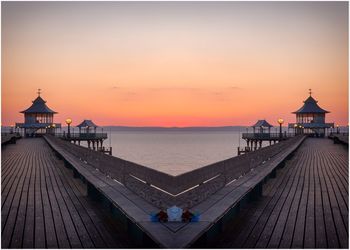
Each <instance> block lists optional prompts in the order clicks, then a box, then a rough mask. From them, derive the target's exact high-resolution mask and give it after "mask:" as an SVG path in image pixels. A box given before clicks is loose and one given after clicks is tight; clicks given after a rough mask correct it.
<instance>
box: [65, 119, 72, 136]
mask: <svg viewBox="0 0 350 250" xmlns="http://www.w3.org/2000/svg"><path fill="white" fill-rule="evenodd" d="M66 123H67V125H68V135H67V137H68V138H70V124H71V123H72V119H70V118H68V119H66Z"/></svg>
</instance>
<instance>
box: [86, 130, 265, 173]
mask: <svg viewBox="0 0 350 250" xmlns="http://www.w3.org/2000/svg"><path fill="white" fill-rule="evenodd" d="M104 132H105V133H107V134H108V139H107V140H105V141H104V146H107V147H109V146H111V147H112V155H113V156H116V157H119V158H122V159H125V160H128V161H132V162H135V163H138V164H140V165H143V166H147V167H150V168H153V169H156V170H159V171H162V172H165V173H168V174H171V175H179V174H182V173H185V172H188V171H191V170H194V169H197V168H200V167H203V166H206V165H209V164H212V163H215V162H218V161H222V160H225V159H228V158H232V157H234V156H237V147H245V146H246V141H245V140H243V139H242V133H244V132H246V129H243V128H242V129H239V128H235V129H232V130H231V131H222V130H208V131H203V130H198V131H196V130H193V131H186V130H183V131H182V130H180V131H178V130H165V131H164V130H161V131H157V130H152V131H150V130H148V131H144V130H139V131H138V130H134V131H115V130H113V129H110V130H108V129H105V130H104ZM266 145H268V143H264V144H263V146H266ZM84 146H86V144H84Z"/></svg>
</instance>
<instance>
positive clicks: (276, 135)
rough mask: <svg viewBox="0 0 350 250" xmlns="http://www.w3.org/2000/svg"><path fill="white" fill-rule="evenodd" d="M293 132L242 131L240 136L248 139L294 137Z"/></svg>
mask: <svg viewBox="0 0 350 250" xmlns="http://www.w3.org/2000/svg"><path fill="white" fill-rule="evenodd" d="M294 136H295V134H294V133H282V134H280V133H243V134H242V138H243V139H248V140H279V139H281V138H282V139H287V138H290V137H294Z"/></svg>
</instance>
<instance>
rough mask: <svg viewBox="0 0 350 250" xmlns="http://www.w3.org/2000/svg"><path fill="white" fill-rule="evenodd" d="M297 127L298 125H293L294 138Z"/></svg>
mask: <svg viewBox="0 0 350 250" xmlns="http://www.w3.org/2000/svg"><path fill="white" fill-rule="evenodd" d="M297 127H298V124H294V136H295V135H296V134H297Z"/></svg>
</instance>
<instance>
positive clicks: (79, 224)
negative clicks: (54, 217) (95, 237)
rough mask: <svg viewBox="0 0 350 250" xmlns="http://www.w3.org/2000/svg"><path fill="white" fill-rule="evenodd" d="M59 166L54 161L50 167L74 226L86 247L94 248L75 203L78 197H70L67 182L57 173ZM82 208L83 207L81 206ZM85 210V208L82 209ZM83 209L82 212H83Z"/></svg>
mask: <svg viewBox="0 0 350 250" xmlns="http://www.w3.org/2000/svg"><path fill="white" fill-rule="evenodd" d="M56 168H57V167H56V166H54V165H53V164H52V163H51V164H50V165H49V169H50V171H51V174H52V177H53V179H54V181H55V182H56V184H57V186H58V187H60V188H59V192H60V194H61V195H62V198H63V200H64V202H65V204H66V206H67V209H68V212H69V214H70V216H71V218H72V222H73V224H74V227H75V228H76V231H77V234H78V236H79V239H80V242H81V244H82V246H83V247H84V248H93V247H94V244H93V242H92V240H91V238H90V235H89V233H88V231H87V228H86V225H85V224H84V222H83V221H82V218H81V217H80V214H79V212H78V210H77V208H76V206H75V205H76V204H74V203H75V202H74V201H76V199H75V198H76V197H74V196H73V197H70V195H69V193H68V190H69V188H68V190H67V188H66V186H65V183H63V182H62V179H61V176H60V175H59V173H57V169H56ZM79 208H80V209H81V207H79ZM82 211H83V210H82ZM82 211H81V212H82Z"/></svg>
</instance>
